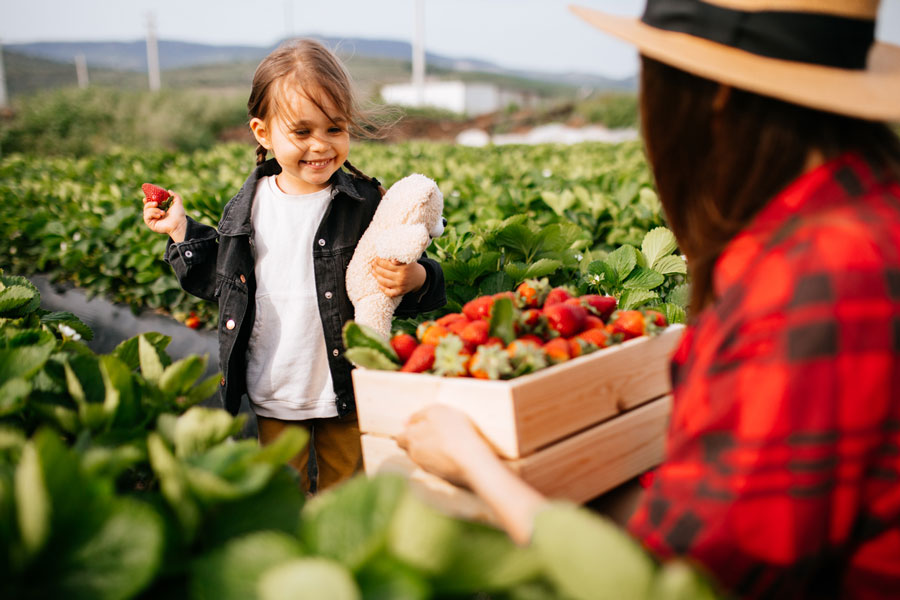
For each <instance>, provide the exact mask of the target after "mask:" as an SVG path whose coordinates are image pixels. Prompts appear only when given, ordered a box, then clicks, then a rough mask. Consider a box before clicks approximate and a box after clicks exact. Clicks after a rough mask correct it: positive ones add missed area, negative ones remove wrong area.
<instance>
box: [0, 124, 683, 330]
mask: <svg viewBox="0 0 900 600" xmlns="http://www.w3.org/2000/svg"><path fill="white" fill-rule="evenodd" d="M253 161H254V158H253V154H252V149H251V148H248V147H247V146H245V145H240V144H223V145H219V146H216V147H215V148H213V149H211V150H205V151H199V152H195V153H172V152H145V151H127V150H121V151H117V152H112V153H107V154H101V155H96V156H89V157H83V158H51V157H46V156H35V155H31V154H15V155H12V156H8V157H6V158H4V159H2V160H0V253H2V254H3V255H4V256H6V257H7V260H6V266H7V268H8V269H9V270H11V271H12V272H16V273H21V274H26V275H27V274H32V273H35V272H45V273H49V274H50V275H51V276H52V277H53V278H55V279H57V280H65V281H70V282H72V283H73V284H75V285H76V286H79V287H81V288H84V289H85V290H87V291H88V293H90V294H103V295H105V296H107V297H109V298H110V299H112V300H114V301H117V302H121V303H125V304H129V305H131V306H132V307H133V308H134V309H135V310H139V309H142V308H150V309H160V310H165V311H169V312H172V313H174V314H176V316H178V317H180V318H184V317H186V316H187V315H188V314H189V313H190V312H191V311H193V312H195V313H196V314H197V315H198V317H199V319H200V320H201V321H202V322H204V323H206V324H207V326H209V327H213V326H214V325H215V321H216V314H215V310H216V309H215V306H212V305H211V304H210V303H206V302H203V301H200V300H198V299H196V298H192V297H189V296H188V295H187V294H185V293H184V292H183V291H182V290H181V288H180V286H179V285H178V282H177V281H176V280H175V277H174V275H173V274H172V271H171V269H170V268H169V267H168V265H166V264H164V263H163V261H162V259H161V257H162V254H163V251H164V249H165V244H166V239H165V238H164V237H163V236H160V235H157V234H154V233H152V232H151V231H149V230H148V229H147V228H146V227H145V226H144V225H143V223H142V221H141V213H140V210H141V202H140V199H141V190H140V185H141V183H142V182H145V181H153V182H155V183H159V184H162V185H164V186H166V187H168V188H169V189H174V190H176V191H178V192H179V193H181V194H182V196H183V197H184V198H185V203H186V207H187V210H188V213H189V214H190V215H191V216H193V217H194V218H196V219H198V220H199V221H201V222H204V223H207V224H210V225H215V224H216V223H217V222H218V219H219V217H220V216H221V212H222V207H223V206H224V204H225V203H226V202H227V201H228V199H229V198H230V197H231V196H232V194H234V193H235V192H236V190H237V189H239V187H240V185H241V184H242V183H243V181H244V179H245V177H246V175H247V173H248V171H249V170H250V169H251V168H252V165H253ZM353 161H354V163H355V164H356V165H357V166H358V167H360V168H362V169H363V170H364V171H365V172H367V173H369V174H371V175H374V176H377V177H379V178H380V179H381V180H382V181H383V182H384V183H385V184H386V185H388V186H389V185H390V184H391V183H393V182H394V181H397V180H398V179H400V178H402V177H403V176H405V175H408V174H410V173H413V172H421V173H425V174H427V175H428V176H430V177H432V178H433V179H435V181H437V182H438V184H439V186H440V188H441V190H442V191H443V193H444V197H445V210H444V214H445V217H446V218H447V220H448V222H449V226H448V228H447V230H446V233H445V235H444V236H443V237H441V238H439V239H437V240H435V241H434V243H433V244H432V246H431V248H430V249H429V252H430V254H431V255H432V256H434V257H435V258H436V259H437V260H439V261H440V262H441V265H442V268H443V270H444V275H445V278H446V281H447V290H448V297H449V303H448V306H447V307H446V309H445V311H446V312H453V311H458V310H459V309H460V308H461V306H462V305H463V304H464V303H465V302H467V301H469V300H471V299H472V298H474V297H476V296H478V295H484V294H493V293H498V292H502V291H510V290H513V289H514V288H515V287H516V286H517V285H519V284H520V283H521V282H522V281H524V280H525V279H529V278H540V277H548V278H549V280H550V283H551V285H561V284H563V283H565V284H569V285H572V286H573V287H574V288H576V291H577V292H578V293H579V294H583V293H587V292H588V291H594V292H599V293H612V294H614V295H616V296H620V295H621V294H622V293H623V292H624V291H625V289H626V288H627V287H628V286H627V285H625V284H626V282H627V281H629V279H628V277H629V272H627V271H626V268H627V267H628V265H630V266H631V267H632V268H638V267H652V266H653V265H646V264H640V251H639V250H638V249H639V248H640V247H641V245H642V243H643V239H644V235H645V234H646V233H647V232H648V231H650V230H651V229H653V228H655V227H659V226H660V225H662V223H663V219H662V214H661V209H660V204H659V201H658V199H657V197H656V194H655V192H654V190H653V187H652V184H651V177H650V173H649V171H648V169H647V166H646V162H645V160H644V157H643V153H642V150H641V147H640V145H639V144H637V143H626V144H620V145H606V144H581V145H575V146H552V145H545V146H518V147H504V148H503V150H502V152H500V151H497V149H495V148H466V147H458V146H452V145H446V144H433V143H424V142H415V143H405V144H396V145H389V146H385V145H377V144H358V145H355V146H354V148H353ZM673 247H674V246H673ZM602 261H605V262H606V263H607V264H611V263H610V261H612V262H613V263H615V265H617V266H616V267H614V268H613V269H612V270H610V269H608V268H606V267H603V266H602V265H601V264H600V263H601V262H602ZM664 266H665V265H664ZM611 274H615V275H616V277H615V278H610V275H611ZM631 281H632V282H633V281H634V280H633V279H632V280H631ZM682 281H683V280H682ZM673 285H674V284H673ZM657 296H658V295H657ZM658 301H660V299H659V298H658V297H649V296H648V297H647V298H644V299H642V300H639V299H638V298H637V295H633V297H632V300H631V301H630V302H629V301H628V299H627V298H626V301H625V302H623V304H625V305H628V304H633V305H634V306H629V307H636V306H639V305H641V304H647V303H649V304H654V303H657V302H658ZM431 316H433V315H429V317H431ZM676 320H677V319H676Z"/></svg>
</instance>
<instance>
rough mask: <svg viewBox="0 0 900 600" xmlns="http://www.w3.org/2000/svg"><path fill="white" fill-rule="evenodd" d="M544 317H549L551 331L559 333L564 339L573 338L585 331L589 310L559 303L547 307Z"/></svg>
mask: <svg viewBox="0 0 900 600" xmlns="http://www.w3.org/2000/svg"><path fill="white" fill-rule="evenodd" d="M544 316H545V317H547V323H548V324H549V325H550V329H552V330H554V331H556V332H558V333H559V335H561V336H562V337H572V336H573V335H575V334H576V333H579V332H580V331H581V330H582V329H584V321H585V318H586V317H587V309H586V308H584V307H583V306H575V305H572V304H565V303H564V302H559V303H557V304H551V305H550V306H545V307H544Z"/></svg>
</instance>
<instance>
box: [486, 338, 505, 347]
mask: <svg viewBox="0 0 900 600" xmlns="http://www.w3.org/2000/svg"><path fill="white" fill-rule="evenodd" d="M482 346H496V347H497V348H505V347H506V344H504V343H503V340H501V339H500V338H498V337H489V338H488V339H487V341H486V342H485V343H483V344H482Z"/></svg>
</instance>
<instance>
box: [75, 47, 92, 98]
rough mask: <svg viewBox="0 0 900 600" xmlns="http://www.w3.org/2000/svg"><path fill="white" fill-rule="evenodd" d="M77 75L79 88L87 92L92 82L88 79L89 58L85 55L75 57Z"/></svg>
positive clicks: (80, 54)
mask: <svg viewBox="0 0 900 600" xmlns="http://www.w3.org/2000/svg"><path fill="white" fill-rule="evenodd" d="M75 75H77V76H78V87H79V88H80V89H82V90H86V89H87V87H88V85H90V80H89V79H88V68H87V58H85V56H84V54H83V53H78V54H76V55H75Z"/></svg>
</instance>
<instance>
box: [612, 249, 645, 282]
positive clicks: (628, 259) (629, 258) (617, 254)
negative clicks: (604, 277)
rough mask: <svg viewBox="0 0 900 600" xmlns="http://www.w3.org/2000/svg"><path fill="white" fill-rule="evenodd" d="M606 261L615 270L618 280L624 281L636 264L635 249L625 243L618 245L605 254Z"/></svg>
mask: <svg viewBox="0 0 900 600" xmlns="http://www.w3.org/2000/svg"><path fill="white" fill-rule="evenodd" d="M606 263H607V264H608V265H609V266H610V267H612V269H613V270H614V271H615V272H616V276H617V279H618V281H624V280H625V279H626V278H627V277H628V275H629V274H630V273H631V271H632V270H633V269H634V267H635V266H636V265H637V249H636V248H635V247H634V246H629V245H627V244H626V245H624V246H620V247H619V248H616V249H615V250H613V251H612V252H610V253H609V255H607V257H606Z"/></svg>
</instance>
